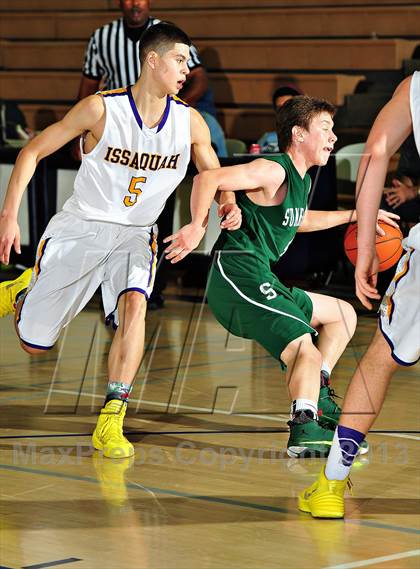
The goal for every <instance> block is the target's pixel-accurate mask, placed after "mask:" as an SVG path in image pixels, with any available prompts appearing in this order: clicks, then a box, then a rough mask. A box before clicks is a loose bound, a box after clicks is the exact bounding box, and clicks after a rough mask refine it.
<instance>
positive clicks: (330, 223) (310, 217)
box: [298, 209, 399, 235]
mask: <svg viewBox="0 0 420 569" xmlns="http://www.w3.org/2000/svg"><path fill="white" fill-rule="evenodd" d="M394 219H399V215H396V214H395V213H390V212H388V211H384V210H382V209H380V210H379V211H378V214H377V221H383V222H384V223H388V225H393V226H394V227H398V224H397V223H396V222H395V221H394ZM354 221H357V213H356V210H354V209H353V210H340V211H316V210H308V211H306V213H305V215H304V217H303V220H302V223H301V224H300V227H299V229H298V232H301V233H303V232H308V231H321V230H323V229H331V227H337V226H338V225H344V224H346V223H352V222H354ZM376 232H377V234H378V235H385V231H384V230H383V229H382V228H381V227H379V225H378V224H377V225H376Z"/></svg>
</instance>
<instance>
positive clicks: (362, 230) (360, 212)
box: [355, 77, 412, 309]
mask: <svg viewBox="0 0 420 569" xmlns="http://www.w3.org/2000/svg"><path fill="white" fill-rule="evenodd" d="M410 85H411V77H408V78H407V79H405V80H404V81H403V82H402V83H400V85H399V86H398V88H397V90H396V91H395V93H394V95H393V97H392V99H391V100H390V101H389V103H387V104H386V105H385V107H384V108H383V109H382V110H381V112H380V113H379V115H378V117H377V118H376V120H375V122H374V124H373V127H372V130H371V131H370V134H369V137H368V140H367V142H366V146H365V150H364V156H362V159H361V161H360V165H359V171H358V175H357V182H356V208H357V221H358V231H357V242H358V254H357V264H356V271H355V279H356V294H357V296H358V298H359V300H360V301H361V302H362V304H363V305H364V306H365V307H366V308H369V309H371V308H372V304H371V302H370V300H369V299H372V298H375V299H378V298H380V296H379V294H378V291H377V289H376V282H377V268H378V260H377V258H376V252H375V226H376V218H377V214H378V209H379V204H380V200H381V196H382V192H383V187H384V184H385V177H386V173H387V168H388V162H389V159H390V158H391V156H392V155H393V154H394V153H395V152H396V151H397V150H398V148H399V147H400V146H401V144H402V143H403V142H404V140H405V139H406V138H407V136H408V135H409V134H410V132H411V131H412V119H411V113H410Z"/></svg>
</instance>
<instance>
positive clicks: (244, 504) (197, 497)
mask: <svg viewBox="0 0 420 569" xmlns="http://www.w3.org/2000/svg"><path fill="white" fill-rule="evenodd" d="M0 469H3V470H10V471H12V472H21V473H26V474H37V475H40V476H49V477H52V478H61V479H63V480H72V481H76V482H88V483H90V484H99V485H100V481H99V480H98V479H97V478H94V477H93V476H78V475H76V474H65V473H64V472H53V471H51V470H38V469H36V468H28V467H23V466H12V465H9V464H0ZM126 486H127V488H130V489H134V490H142V491H146V492H152V493H155V494H163V495H167V496H175V497H177V498H187V499H190V500H198V501H203V502H210V503H212V504H224V505H227V506H236V507H238V508H249V509H253V510H259V511H268V512H273V513H281V514H290V515H293V516H295V517H297V518H298V519H299V517H300V515H301V514H300V512H299V511H298V510H297V509H296V510H290V509H288V508H281V507H278V506H267V505H266V504H258V503H254V502H244V501H242V500H233V499H231V498H220V497H217V496H206V495H204V494H191V493H190V492H181V491H179V490H170V489H167V488H156V487H153V486H143V485H142V486H140V485H139V484H135V483H132V482H127V483H126ZM344 522H345V523H354V524H358V525H362V526H368V527H371V528H374V529H384V530H389V531H396V532H400V533H408V534H415V535H420V530H417V529H415V528H407V527H402V526H394V525H388V524H381V523H376V522H369V521H366V522H365V521H364V520H346V519H345V520H344ZM337 523H340V521H338V522H337Z"/></svg>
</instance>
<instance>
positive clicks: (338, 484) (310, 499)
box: [298, 467, 352, 518]
mask: <svg viewBox="0 0 420 569" xmlns="http://www.w3.org/2000/svg"><path fill="white" fill-rule="evenodd" d="M346 486H348V487H349V490H350V492H351V486H352V484H351V482H350V480H349V477H347V478H346V479H345V480H328V479H327V478H325V467H323V469H322V470H321V473H320V475H319V478H318V480H317V481H316V482H314V483H313V484H312V486H309V488H306V490H304V491H303V492H301V493H300V494H299V498H298V500H299V510H301V511H302V512H307V513H308V514H311V515H312V517H313V518H344V492H345V489H346Z"/></svg>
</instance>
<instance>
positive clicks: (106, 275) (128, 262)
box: [18, 211, 157, 350]
mask: <svg viewBox="0 0 420 569" xmlns="http://www.w3.org/2000/svg"><path fill="white" fill-rule="evenodd" d="M156 237H157V227H156V225H155V226H151V227H134V226H126V225H119V224H115V223H108V222H100V221H87V220H84V219H81V218H79V217H77V216H75V215H74V214H72V213H68V212H64V211H62V212H60V213H58V214H56V215H55V216H54V217H53V218H52V219H51V221H50V223H49V224H48V226H47V228H46V230H45V232H44V234H43V236H42V238H41V241H40V243H39V246H38V251H37V256H36V263H35V267H34V274H33V277H32V282H31V284H30V286H29V288H28V293H27V295H26V296H25V299H24V302H23V306H22V310H21V313H20V316H19V319H18V329H19V335H20V338H21V340H22V341H23V342H24V343H25V344H28V345H29V346H32V347H35V348H41V349H46V350H47V349H50V348H52V347H53V346H54V344H55V342H56V341H57V339H58V336H59V335H60V332H61V330H62V328H64V327H65V326H67V325H68V324H69V323H70V322H71V320H72V319H73V318H74V317H75V316H76V315H77V314H78V313H79V312H80V311H81V310H82V309H83V307H84V306H85V305H86V303H87V302H88V301H89V300H90V298H91V297H92V296H93V294H94V293H95V291H96V290H97V288H98V287H99V286H101V289H102V301H103V305H104V311H105V316H106V321H107V323H111V322H112V323H113V324H114V326H118V309H117V305H118V300H119V298H120V296H121V295H122V294H124V293H125V292H128V291H138V292H140V293H142V294H143V295H144V296H145V297H146V299H148V298H149V296H150V293H151V292H152V289H153V282H154V277H155V271H156V255H157V244H156Z"/></svg>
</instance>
